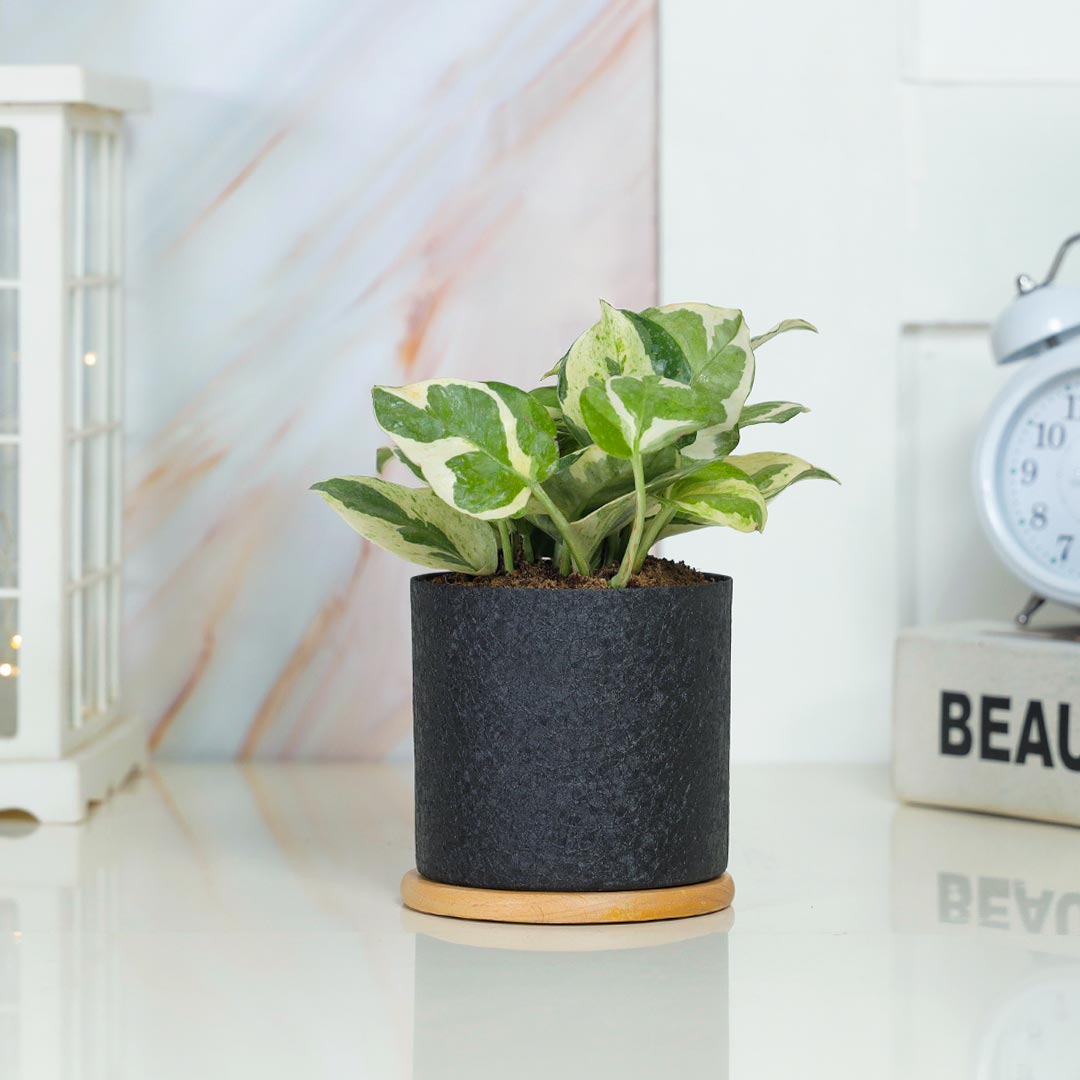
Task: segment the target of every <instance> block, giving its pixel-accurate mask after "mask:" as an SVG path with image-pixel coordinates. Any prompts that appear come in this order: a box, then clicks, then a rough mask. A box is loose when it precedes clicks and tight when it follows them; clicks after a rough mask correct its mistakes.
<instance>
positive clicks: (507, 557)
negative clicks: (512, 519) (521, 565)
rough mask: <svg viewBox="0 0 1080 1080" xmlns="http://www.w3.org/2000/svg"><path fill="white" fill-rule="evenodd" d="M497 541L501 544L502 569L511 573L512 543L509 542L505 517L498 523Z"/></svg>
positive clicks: (512, 566) (512, 565) (508, 528)
mask: <svg viewBox="0 0 1080 1080" xmlns="http://www.w3.org/2000/svg"><path fill="white" fill-rule="evenodd" d="M498 526H499V543H500V544H502V557H503V570H504V571H505V572H506V573H508V574H512V573H513V572H514V545H513V544H512V543H511V542H510V526H509V525H507V523H506V520H505V518H504V519H503V520H502V521H500V522H499V523H498Z"/></svg>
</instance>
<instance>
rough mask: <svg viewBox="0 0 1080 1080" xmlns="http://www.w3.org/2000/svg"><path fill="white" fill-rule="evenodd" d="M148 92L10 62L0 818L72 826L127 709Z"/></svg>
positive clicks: (121, 759) (0, 543)
mask: <svg viewBox="0 0 1080 1080" xmlns="http://www.w3.org/2000/svg"><path fill="white" fill-rule="evenodd" d="M146 103H147V91H146V88H145V86H144V85H143V84H141V83H133V82H131V81H129V80H119V79H112V78H105V77H102V76H96V75H93V74H92V73H89V72H86V71H83V70H82V69H80V68H76V67H2V66H0V809H21V810H26V811H28V812H29V813H32V814H34V815H35V816H36V817H38V818H39V819H40V820H43V821H77V820H79V819H81V818H82V817H84V816H85V815H86V812H87V808H88V803H89V802H91V801H93V800H97V799H101V798H103V797H104V796H105V795H106V794H107V793H108V792H109V790H110V789H111V788H112V787H114V786H115V785H116V784H118V783H119V782H120V781H121V780H123V779H124V777H125V776H127V775H128V773H130V772H131V770H132V769H133V768H134V767H135V766H136V765H137V764H138V763H139V762H140V761H141V760H142V758H143V755H144V746H145V740H144V737H143V734H142V731H141V730H140V727H139V725H137V724H136V723H135V722H133V721H132V720H131V719H130V718H128V717H126V716H125V715H124V713H123V711H122V704H121V702H122V699H121V694H120V655H119V641H120V622H121V614H122V608H121V603H122V597H121V583H122V567H121V563H122V552H123V547H122V541H121V521H122V509H123V507H122V496H123V483H122V466H123V428H122V408H123V361H122V355H121V344H122V340H123V322H122V315H123V268H122V256H123V243H122V231H121V225H122V221H121V218H122V208H123V186H122V185H123V177H122V165H123V145H122V139H123V124H122V113H123V112H124V111H126V110H129V109H135V108H143V107H145V105H146Z"/></svg>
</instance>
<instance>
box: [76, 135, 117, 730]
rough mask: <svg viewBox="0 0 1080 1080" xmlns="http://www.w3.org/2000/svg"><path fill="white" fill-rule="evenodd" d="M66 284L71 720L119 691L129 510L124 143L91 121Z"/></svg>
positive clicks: (102, 712)
mask: <svg viewBox="0 0 1080 1080" xmlns="http://www.w3.org/2000/svg"><path fill="white" fill-rule="evenodd" d="M71 140H72V141H71V160H72V163H73V166H74V168H73V176H72V181H73V182H72V185H71V188H70V197H71V200H72V202H71V223H72V230H73V232H72V236H71V252H72V270H71V277H70V287H69V305H68V312H69V320H70V322H69V339H68V340H69V343H70V344H69V358H68V365H67V370H68V379H69V389H70V392H69V394H68V395H67V400H68V403H69V406H68V464H69V476H70V483H71V492H72V497H71V499H70V503H69V505H70V515H71V518H70V520H71V534H70V535H71V538H72V539H71V545H70V549H69V551H70V560H69V561H70V577H69V596H70V628H71V658H72V664H71V672H70V681H69V683H68V694H69V701H70V705H71V712H70V724H71V726H72V727H75V728H79V727H83V726H85V725H87V724H89V723H91V722H93V721H95V720H98V721H100V720H102V719H103V718H105V717H106V716H107V715H108V714H109V713H110V712H111V708H112V706H113V704H114V703H115V701H116V699H117V697H118V694H119V649H118V640H119V625H120V604H121V588H120V562H121V558H122V551H121V547H122V544H121V539H120V524H121V512H122V507H121V505H120V501H121V498H122V492H121V481H120V477H121V454H122V436H121V432H120V424H119V420H120V413H121V401H120V393H121V388H120V380H119V370H118V363H117V361H118V355H117V341H118V332H117V318H118V312H117V308H118V305H119V303H120V287H121V282H120V250H119V246H118V236H117V231H116V227H115V226H116V219H115V210H116V207H117V199H118V193H117V192H116V191H115V190H114V186H115V184H116V183H117V182H118V181H119V169H118V165H117V161H116V158H117V155H118V153H119V143H118V140H117V139H116V138H115V136H114V135H111V134H108V133H106V132H101V131H95V130H92V129H91V128H88V127H83V126H81V125H80V126H79V127H76V128H75V129H74V130H73V131H72V134H71Z"/></svg>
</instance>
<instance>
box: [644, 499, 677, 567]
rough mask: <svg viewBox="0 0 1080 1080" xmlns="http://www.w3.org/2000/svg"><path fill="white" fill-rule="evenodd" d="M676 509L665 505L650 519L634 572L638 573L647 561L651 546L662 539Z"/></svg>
mask: <svg viewBox="0 0 1080 1080" xmlns="http://www.w3.org/2000/svg"><path fill="white" fill-rule="evenodd" d="M675 514H676V509H675V507H674V506H664V507H661V509H660V510H659V511H658V512H657V513H656V514H654V515H653V517H651V518H650V519H649V527H648V528H647V529H646V531H645V536H644V538H643V539H642V541H641V550H640V551H639V552H638V557H637V558H636V559H635V560H634V573H635V574H636V573H637V572H638V571H639V570H640V569H641V567H642V564H643V563H644V562H645V559H646V557H647V556H648V554H649V548H651V547H652V546H653V544H655V543H656V541H657V540H659V539H660V534H661V533H662V532H663V531H664V530H665V529H666V528H667V527H668V525H669V524H670V522H671V519H672V518H673V517H674V516H675Z"/></svg>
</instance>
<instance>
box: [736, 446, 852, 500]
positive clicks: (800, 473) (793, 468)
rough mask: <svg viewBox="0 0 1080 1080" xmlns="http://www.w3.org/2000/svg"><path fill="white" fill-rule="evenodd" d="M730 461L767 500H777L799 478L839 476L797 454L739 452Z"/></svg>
mask: <svg viewBox="0 0 1080 1080" xmlns="http://www.w3.org/2000/svg"><path fill="white" fill-rule="evenodd" d="M728 462H729V464H731V465H734V466H735V467H736V468H737V469H741V470H742V472H744V473H746V475H747V476H749V477H750V479H751V480H753V481H754V484H755V485H756V486H757V489H758V491H760V492H761V494H762V496H763V497H764V498H765V500H766V501H768V500H771V499H775V498H776V496H777V495H779V494H780V492H781V491H783V490H784V489H785V488H789V487H791V485H792V484H795V483H798V482H799V481H800V480H832V481H836V477H835V476H833V475H832V474H831V473H827V472H826V471H825V470H824V469H818V468H816V467H815V466H813V465H811V464H810V462H809V461H803V459H802V458H799V457H796V456H795V455H794V454H775V453H771V452H763V453H760V454H736V455H735V456H733V457H730V458H728Z"/></svg>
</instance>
